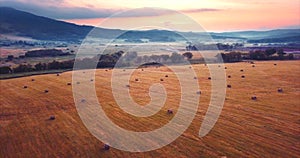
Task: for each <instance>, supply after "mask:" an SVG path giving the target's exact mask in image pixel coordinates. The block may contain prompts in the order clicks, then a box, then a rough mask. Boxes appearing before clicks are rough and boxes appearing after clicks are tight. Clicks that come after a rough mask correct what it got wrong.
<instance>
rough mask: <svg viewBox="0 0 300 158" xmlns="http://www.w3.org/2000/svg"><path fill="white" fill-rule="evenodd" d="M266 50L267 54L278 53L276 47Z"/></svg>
mask: <svg viewBox="0 0 300 158" xmlns="http://www.w3.org/2000/svg"><path fill="white" fill-rule="evenodd" d="M265 52H266V55H267V56H271V55H273V54H275V53H276V49H274V48H271V49H266V50H265Z"/></svg>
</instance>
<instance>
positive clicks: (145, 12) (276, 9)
mask: <svg viewBox="0 0 300 158" xmlns="http://www.w3.org/2000/svg"><path fill="white" fill-rule="evenodd" d="M0 6H8V7H13V8H15V9H19V10H23V11H28V12H31V13H33V14H37V15H41V16H46V17H49V18H54V19H58V20H63V21H67V22H72V23H76V24H80V25H94V26H102V27H108V28H119V29H133V28H137V27H146V28H147V27H150V28H151V26H155V27H159V28H169V29H177V30H178V29H179V30H180V31H199V28H198V27H197V26H195V23H194V22H196V23H197V24H199V25H200V26H201V27H202V28H203V29H204V30H206V31H217V32H223V31H239V30H270V29H277V28H300V0H285V1H282V0H263V1H262V0H178V1H175V0H105V1H104V0H84V1H83V0H0ZM152 7H154V9H152ZM137 8H142V9H138V10H133V11H132V9H137ZM159 8H161V9H168V10H161V9H159ZM124 11H125V13H124ZM112 15H113V16H112ZM189 21H194V22H189Z"/></svg>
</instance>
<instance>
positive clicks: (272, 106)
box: [0, 61, 300, 158]
mask: <svg viewBox="0 0 300 158" xmlns="http://www.w3.org/2000/svg"><path fill="white" fill-rule="evenodd" d="M275 63H276V64H277V65H274V64H275ZM225 66H226V67H227V69H226V73H227V75H231V78H228V79H227V84H230V85H231V86H232V87H231V88H227V94H226V100H225V105H224V108H223V110H222V113H221V116H220V118H219V120H218V122H217V123H216V125H215V126H214V128H213V129H212V131H211V132H210V133H209V134H208V135H206V136H205V137H203V138H199V137H198V131H199V128H200V125H201V122H202V120H203V117H204V115H205V113H206V111H207V107H208V104H209V97H210V88H211V85H210V80H208V76H209V72H208V69H207V67H206V66H205V65H202V64H201V65H193V67H194V68H195V69H196V70H197V72H198V73H197V77H198V79H199V84H200V87H201V92H202V93H201V95H200V105H199V108H198V112H197V114H196V117H195V118H194V120H193V122H192V124H191V125H190V126H189V128H188V129H187V130H186V131H185V132H184V133H183V135H181V136H180V137H179V138H178V139H176V140H175V141H174V142H172V143H171V144H169V145H167V146H165V147H163V148H161V149H158V150H155V151H150V152H145V153H130V152H124V151H120V150H117V149H114V148H111V149H110V150H108V151H105V150H103V143H106V142H100V141H98V140H97V139H96V138H95V137H93V136H92V135H91V134H90V133H89V132H88V131H87V129H86V127H85V126H84V125H83V123H82V122H81V120H80V118H79V116H78V113H77V111H76V108H75V105H74V99H73V95H72V86H71V85H67V83H69V82H72V72H65V73H62V74H61V75H59V76H57V75H56V74H48V75H38V76H30V77H22V78H16V79H8V80H0V89H1V95H0V103H1V104H0V139H1V141H0V157H1V158H2V157H5V158H16V157H222V156H227V157H228V158H235V157H252V158H253V157H257V158H258V157H278V158H279V157H299V155H300V150H299V149H300V144H299V133H300V122H299V117H300V109H299V108H298V107H299V102H300V100H299V95H300V91H299V90H300V82H299V74H300V71H299V66H300V63H299V61H268V62H255V67H252V65H251V64H249V63H246V62H241V63H231V64H226V65H225ZM241 69H243V70H244V71H243V72H241V71H240V70H241ZM119 71H122V70H119ZM126 72H127V71H126ZM82 73H83V72H82ZM111 73H112V71H111V70H104V69H98V70H97V72H96V78H95V80H94V81H90V78H84V79H86V82H85V83H86V84H95V87H96V92H97V96H98V99H99V101H100V103H101V106H102V107H103V109H104V111H105V112H106V114H107V116H108V117H109V118H110V119H111V120H112V121H113V122H114V123H116V124H118V125H119V126H120V127H122V128H126V129H129V130H133V131H150V130H153V129H157V128H159V127H161V126H162V125H164V124H166V123H168V121H169V120H171V119H172V118H173V116H170V115H168V114H167V113H166V111H167V109H170V108H171V109H174V112H175V114H176V110H177V107H178V103H179V99H178V98H179V97H180V94H181V93H180V89H179V88H180V87H179V83H178V80H177V79H176V75H175V74H174V73H172V72H171V71H170V70H169V69H167V68H165V67H160V68H155V67H149V68H144V69H143V70H141V69H137V70H135V72H134V73H133V75H132V76H131V80H130V94H131V96H132V98H133V99H134V100H135V101H136V102H137V103H140V104H142V105H144V104H146V103H148V102H149V101H150V98H149V93H148V92H149V87H150V86H151V85H152V84H154V83H161V84H162V85H164V86H165V89H166V91H167V93H168V98H167V100H166V104H165V105H164V107H163V108H162V110H161V111H159V112H158V113H157V114H155V115H153V116H151V117H145V118H138V117H133V116H131V115H128V114H126V113H125V112H124V111H122V110H121V109H120V108H119V107H118V105H117V104H116V102H115V101H114V99H113V95H112V93H111V78H110V75H111ZM166 74H168V76H169V77H168V78H166V77H165V75H166ZM241 75H245V78H241ZM162 77H163V78H164V81H160V78H162ZM135 78H138V79H139V81H135ZM32 79H35V80H34V81H32ZM74 82H76V81H74ZM82 84H83V83H82ZM25 85H26V86H28V87H27V88H23V86H25ZM279 87H281V88H282V89H283V92H282V93H278V92H277V89H278V88H279ZM45 89H47V90H48V91H49V92H48V93H44V90H45ZM253 95H256V96H257V100H256V101H254V100H251V96H253ZM84 104H85V105H86V106H88V105H89V103H88V101H87V102H86V103H84ZM51 115H54V116H55V117H56V119H55V120H49V117H50V116H51ZM100 122H101V120H100Z"/></svg>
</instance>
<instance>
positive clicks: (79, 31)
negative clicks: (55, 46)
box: [0, 7, 300, 43]
mask: <svg viewBox="0 0 300 158" xmlns="http://www.w3.org/2000/svg"><path fill="white" fill-rule="evenodd" d="M94 28H95V27H93V26H86V25H76V24H73V23H68V22H64V21H59V20H54V19H50V18H47V17H42V16H38V15H34V14H31V13H28V12H24V11H20V10H16V9H13V8H9V7H0V33H1V34H12V35H17V36H24V37H30V38H33V39H38V40H52V41H79V40H82V39H83V38H84V37H85V36H86V35H87V34H88V33H89V32H90V31H91V30H92V29H94ZM95 31H96V32H97V35H96V36H95V37H97V38H106V39H107V38H109V39H110V38H112V37H115V36H116V35H121V36H120V37H119V39H125V40H128V41H139V40H140V39H148V40H149V41H154V42H173V41H178V40H184V38H182V37H181V35H183V36H186V37H191V38H198V37H204V38H205V36H207V34H205V33H201V32H179V31H177V32H173V31H167V30H146V31H136V30H131V31H126V30H120V29H106V28H99V27H96V28H95ZM210 35H211V37H212V38H213V39H224V40H226V39H238V40H250V42H258V43H260V42H282V41H283V42H295V41H296V42H299V38H298V37H299V36H300V29H279V30H270V31H240V32H224V33H214V32H210ZM272 39H274V40H272ZM251 40H252V41H251ZM254 40H255V41H254Z"/></svg>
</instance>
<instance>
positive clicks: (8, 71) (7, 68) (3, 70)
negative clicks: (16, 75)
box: [0, 66, 12, 74]
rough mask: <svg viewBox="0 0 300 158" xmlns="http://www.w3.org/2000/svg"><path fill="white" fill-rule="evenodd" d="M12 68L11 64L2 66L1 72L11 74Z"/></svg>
mask: <svg viewBox="0 0 300 158" xmlns="http://www.w3.org/2000/svg"><path fill="white" fill-rule="evenodd" d="M10 73H12V69H11V68H10V67H9V66H3V67H0V74H10Z"/></svg>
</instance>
